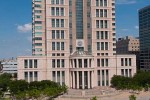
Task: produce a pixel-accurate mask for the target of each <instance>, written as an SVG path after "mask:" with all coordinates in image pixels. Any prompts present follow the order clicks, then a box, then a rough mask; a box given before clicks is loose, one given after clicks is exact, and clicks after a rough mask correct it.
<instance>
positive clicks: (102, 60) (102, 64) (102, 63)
mask: <svg viewBox="0 0 150 100" xmlns="http://www.w3.org/2000/svg"><path fill="white" fill-rule="evenodd" d="M101 66H102V67H104V59H101Z"/></svg>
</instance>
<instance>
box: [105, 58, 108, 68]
mask: <svg viewBox="0 0 150 100" xmlns="http://www.w3.org/2000/svg"><path fill="white" fill-rule="evenodd" d="M105 61H106V66H107V67H108V59H105Z"/></svg>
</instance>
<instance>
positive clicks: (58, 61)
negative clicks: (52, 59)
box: [57, 59, 60, 68]
mask: <svg viewBox="0 0 150 100" xmlns="http://www.w3.org/2000/svg"><path fill="white" fill-rule="evenodd" d="M57 68H60V59H57Z"/></svg>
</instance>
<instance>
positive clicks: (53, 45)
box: [52, 42, 55, 50]
mask: <svg viewBox="0 0 150 100" xmlns="http://www.w3.org/2000/svg"><path fill="white" fill-rule="evenodd" d="M52 50H55V42H52Z"/></svg>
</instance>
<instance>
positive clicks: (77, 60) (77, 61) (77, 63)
mask: <svg viewBox="0 0 150 100" xmlns="http://www.w3.org/2000/svg"><path fill="white" fill-rule="evenodd" d="M76 65H77V68H79V59H76Z"/></svg>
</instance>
